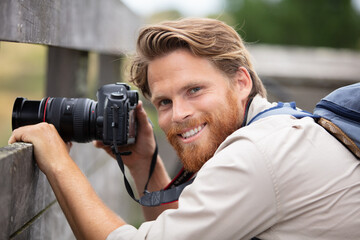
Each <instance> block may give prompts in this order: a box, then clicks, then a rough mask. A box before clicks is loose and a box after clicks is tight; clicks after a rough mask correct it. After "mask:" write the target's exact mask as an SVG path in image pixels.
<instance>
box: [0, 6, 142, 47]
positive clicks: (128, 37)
mask: <svg viewBox="0 0 360 240" xmlns="http://www.w3.org/2000/svg"><path fill="white" fill-rule="evenodd" d="M140 24H141V19H140V18H139V17H138V16H136V15H135V14H134V13H133V12H131V11H130V10H129V9H128V8H127V7H126V6H125V5H124V4H123V3H122V2H121V1H119V0H102V1H98V0H76V1H73V0H1V1H0V40H3V41H14V42H23V43H38V44H44V45H49V46H59V47H65V48H71V49H78V50H92V51H95V52H102V53H123V52H128V51H130V50H133V49H134V46H135V38H136V35H137V31H138V28H139V27H140Z"/></svg>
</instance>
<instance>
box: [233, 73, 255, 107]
mask: <svg viewBox="0 0 360 240" xmlns="http://www.w3.org/2000/svg"><path fill="white" fill-rule="evenodd" d="M234 81H235V85H236V88H237V92H238V94H239V95H238V96H239V97H240V100H242V102H243V101H245V103H246V101H247V99H248V97H249V95H250V93H251V89H252V86H253V82H252V80H251V76H250V73H249V72H248V70H247V69H246V68H244V67H239V69H238V71H237V72H236V75H235V79H234Z"/></svg>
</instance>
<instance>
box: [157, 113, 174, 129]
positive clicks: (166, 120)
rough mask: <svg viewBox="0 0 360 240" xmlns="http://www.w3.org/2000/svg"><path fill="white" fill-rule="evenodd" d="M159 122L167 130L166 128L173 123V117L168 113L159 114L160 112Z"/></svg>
mask: <svg viewBox="0 0 360 240" xmlns="http://www.w3.org/2000/svg"><path fill="white" fill-rule="evenodd" d="M158 123H159V127H160V128H161V129H162V130H163V131H164V132H166V130H167V129H168V128H169V127H170V125H171V119H170V118H169V117H168V116H167V115H166V114H159V113H158Z"/></svg>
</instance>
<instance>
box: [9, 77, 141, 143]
mask: <svg viewBox="0 0 360 240" xmlns="http://www.w3.org/2000/svg"><path fill="white" fill-rule="evenodd" d="M97 99H98V101H97V102H95V101H93V100H91V99H88V98H54V97H48V98H43V99H42V100H41V101H31V100H27V99H26V98H22V97H19V98H17V99H16V100H15V102H14V107H13V113H12V128H13V130H14V129H16V128H18V127H21V126H25V125H31V124H36V123H40V122H48V123H51V124H53V125H54V126H55V128H56V129H57V130H58V132H59V134H60V136H61V137H62V138H63V140H64V141H75V142H89V141H92V140H101V141H102V142H103V143H104V144H105V145H110V144H112V143H113V142H114V141H115V142H116V144H117V145H127V144H132V143H134V142H135V140H136V116H135V108H136V106H137V104H138V99H139V96H138V92H137V91H135V90H130V86H129V85H127V84H125V83H115V84H108V85H104V86H102V87H101V88H100V89H99V90H98V92H97Z"/></svg>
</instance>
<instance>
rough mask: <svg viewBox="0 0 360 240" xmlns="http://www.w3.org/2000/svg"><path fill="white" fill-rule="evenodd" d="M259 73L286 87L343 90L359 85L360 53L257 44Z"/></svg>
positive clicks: (254, 53) (252, 49)
mask: <svg viewBox="0 0 360 240" xmlns="http://www.w3.org/2000/svg"><path fill="white" fill-rule="evenodd" d="M249 51H250V53H251V55H252V56H253V59H254V65H255V69H256V72H257V73H258V74H259V75H260V77H262V78H264V79H266V78H270V79H271V78H272V79H276V80H277V81H279V82H280V83H281V84H285V85H288V84H290V85H297V86H304V85H308V86H314V87H320V86H331V85H332V86H333V87H340V86H343V85H346V84H351V83H354V82H358V81H359V79H360V78H359V76H360V53H359V52H356V51H350V50H345V49H330V48H304V47H286V46H272V45H260V44H258V45H257V44H254V45H251V46H249Z"/></svg>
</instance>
